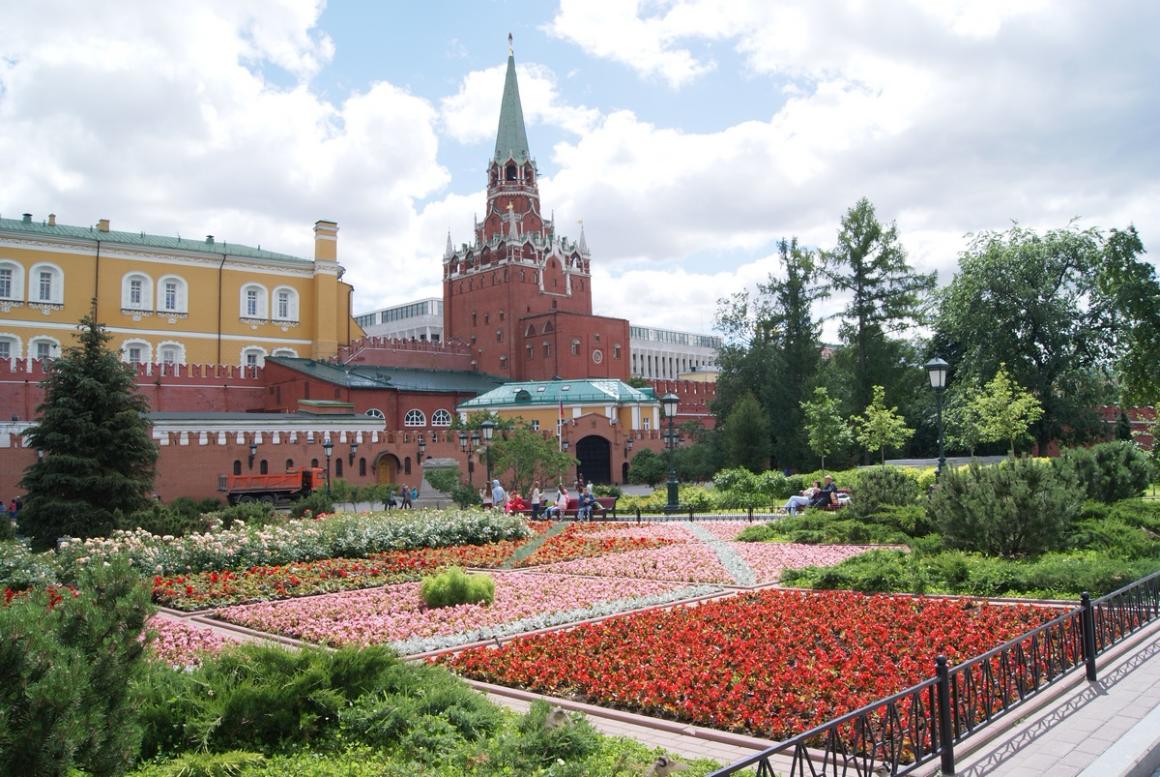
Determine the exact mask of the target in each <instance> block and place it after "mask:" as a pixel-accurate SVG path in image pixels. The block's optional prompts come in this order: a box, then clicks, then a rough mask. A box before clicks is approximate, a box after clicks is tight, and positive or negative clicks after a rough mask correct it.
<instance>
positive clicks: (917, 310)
mask: <svg viewBox="0 0 1160 777" xmlns="http://www.w3.org/2000/svg"><path fill="white" fill-rule="evenodd" d="M824 260H825V261H824V268H825V274H826V276H827V277H828V279H829V282H830V286H831V288H832V289H833V290H834V291H836V292H838V293H841V294H848V295H849V296H850V301H849V303H848V304H847V305H846V308H845V310H843V312H842V325H841V328H840V330H839V332H840V335H841V337H842V341H843V344H844V345H845V351H846V352H847V354H846V355H848V357H849V362H848V363H849V364H850V372H851V375H850V395H851V396H850V400H851V403H852V405H853V409H854V410H855V411H856V412H860V411H861V410H862V409H863V408H865V407H866V406H867V405H869V404H870V402H871V400H872V398H873V393H874V386H876V385H880V386H885V387H887V389H889V390H890V391H891V393H892V394H897V393H899V392H898V391H897V390H896V388H897V384H898V382H899V381H900V380H905V377H904V376H903V375H902V372H903V371H908V370H906V368H905V367H904V366H900V356H901V354H902V353H903V351H904V350H905V348H904V347H903V344H902V343H899V342H897V341H895V340H892V339H891V337H890V336H891V335H897V334H899V333H902V332H905V331H906V330H907V329H909V328H910V327H912V326H914V325H916V324H920V323H922V322H923V320H924V318H925V313H926V308H927V306H928V304H929V302H930V295H931V293H932V292H933V290H934V285H935V276H934V273H930V274H922V273H916V272H915V271H914V270H913V268H911V266H910V265H909V264H907V262H906V252H905V251H904V250H903V248H902V245H901V243H900V242H899V240H898V228H897V227H896V226H895V225H893V224H891V225H890V227H889V228H886V227H883V226H882V224H881V223H880V222H879V221H878V216H877V215H876V214H875V212H874V205H873V204H871V202H870V200H868V199H866V198H865V197H863V198H862V199H860V200H858V202H857V203H855V205H854V207H852V208H850V210H849V211H847V212H846V215H845V216H843V217H842V227H841V229H840V231H839V232H838V244H837V246H835V248H834V249H833V250H831V251H827V252H825V253H824ZM842 361H845V360H844V359H843V360H842Z"/></svg>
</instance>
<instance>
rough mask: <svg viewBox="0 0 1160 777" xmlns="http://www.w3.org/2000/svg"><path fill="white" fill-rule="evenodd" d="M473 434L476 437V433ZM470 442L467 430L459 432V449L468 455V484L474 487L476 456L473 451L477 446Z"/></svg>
mask: <svg viewBox="0 0 1160 777" xmlns="http://www.w3.org/2000/svg"><path fill="white" fill-rule="evenodd" d="M472 436H473V437H475V434H474V433H472ZM468 443H469V438H468V436H467V432H460V433H459V450H461V451H462V452H463V453H464V454H466V457H467V485H469V486H471V487H472V488H473V489H474V488H475V483H474V482H473V481H474V477H473V476H474V475H475V457H474V456H473V455H472V452H473V451H474V450H475V448H474V447H473V446H471V445H469V444H468Z"/></svg>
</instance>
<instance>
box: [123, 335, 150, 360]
mask: <svg viewBox="0 0 1160 777" xmlns="http://www.w3.org/2000/svg"><path fill="white" fill-rule="evenodd" d="M130 348H140V349H141V361H139V362H137V363H138V364H149V363H151V362H152V361H153V344H152V343H150V342H149V341H148V340H142V339H140V338H137V337H134V338H133V339H132V340H126V341H125V342H123V343H121V361H123V362H125V363H126V364H132V363H133V362H132V361H130V359H129V349H130Z"/></svg>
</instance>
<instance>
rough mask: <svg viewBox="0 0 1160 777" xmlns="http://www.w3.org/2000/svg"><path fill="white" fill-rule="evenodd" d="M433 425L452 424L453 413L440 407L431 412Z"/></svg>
mask: <svg viewBox="0 0 1160 777" xmlns="http://www.w3.org/2000/svg"><path fill="white" fill-rule="evenodd" d="M431 425H432V426H451V413H450V412H448V411H446V410H444V409H443V408H439V409H438V410H436V411H435V412H434V413H432V414H431Z"/></svg>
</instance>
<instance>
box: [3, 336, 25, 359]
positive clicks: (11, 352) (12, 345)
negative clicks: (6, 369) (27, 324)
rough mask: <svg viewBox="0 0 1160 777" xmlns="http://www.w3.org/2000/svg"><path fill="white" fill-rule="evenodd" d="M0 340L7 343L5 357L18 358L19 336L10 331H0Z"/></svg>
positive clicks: (19, 352)
mask: <svg viewBox="0 0 1160 777" xmlns="http://www.w3.org/2000/svg"><path fill="white" fill-rule="evenodd" d="M0 340H2V341H3V342H6V343H8V346H9V347H8V357H7V358H9V359H19V358H20V354H21V351H20V346H21V341H20V338H19V337H18V336H16V335H14V334H12V333H11V332H0Z"/></svg>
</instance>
